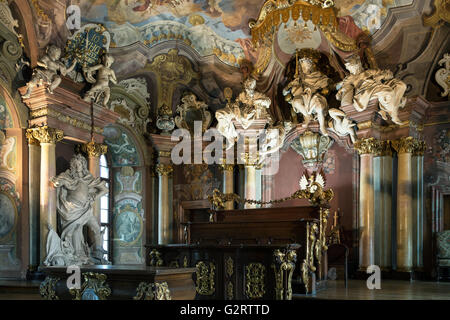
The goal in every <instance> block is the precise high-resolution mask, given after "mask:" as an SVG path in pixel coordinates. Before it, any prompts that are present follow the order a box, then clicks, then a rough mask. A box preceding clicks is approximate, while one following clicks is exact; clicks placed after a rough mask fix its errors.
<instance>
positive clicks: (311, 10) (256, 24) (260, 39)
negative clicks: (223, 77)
mask: <svg viewBox="0 0 450 320" xmlns="http://www.w3.org/2000/svg"><path fill="white" fill-rule="evenodd" d="M290 18H292V20H294V21H295V22H297V21H298V20H299V19H300V18H301V19H302V20H303V21H304V22H305V23H306V22H308V21H311V22H312V23H313V24H314V25H315V26H318V27H320V28H332V29H333V30H335V29H336V28H337V25H338V22H337V11H336V9H335V8H334V1H331V0H308V1H303V0H298V1H295V0H267V1H266V2H265V3H264V5H263V6H262V8H261V10H260V12H259V15H258V20H256V21H255V20H250V21H249V27H250V30H251V34H252V41H253V45H254V46H255V47H257V46H258V45H259V44H261V43H264V42H266V41H271V39H272V35H273V33H274V32H275V31H276V30H278V27H279V26H280V24H281V23H285V24H286V23H287V22H288V21H289V19H290Z"/></svg>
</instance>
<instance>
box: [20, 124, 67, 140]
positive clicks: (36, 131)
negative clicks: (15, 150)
mask: <svg viewBox="0 0 450 320" xmlns="http://www.w3.org/2000/svg"><path fill="white" fill-rule="evenodd" d="M27 135H28V136H29V139H31V138H33V139H35V140H37V141H39V142H40V143H51V144H55V143H57V142H59V141H61V140H62V139H63V138H64V132H63V131H62V130H60V129H54V128H49V127H48V126H42V127H38V128H31V129H27Z"/></svg>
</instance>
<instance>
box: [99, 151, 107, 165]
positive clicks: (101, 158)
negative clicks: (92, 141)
mask: <svg viewBox="0 0 450 320" xmlns="http://www.w3.org/2000/svg"><path fill="white" fill-rule="evenodd" d="M100 166H102V167H107V166H108V163H107V162H106V157H105V155H104V154H102V155H101V156H100Z"/></svg>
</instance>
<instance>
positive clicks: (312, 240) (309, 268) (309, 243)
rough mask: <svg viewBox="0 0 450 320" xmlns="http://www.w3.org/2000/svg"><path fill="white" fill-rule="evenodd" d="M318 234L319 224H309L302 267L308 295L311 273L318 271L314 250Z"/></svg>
mask: <svg viewBox="0 0 450 320" xmlns="http://www.w3.org/2000/svg"><path fill="white" fill-rule="evenodd" d="M317 232H318V227H317V223H311V222H307V225H306V255H305V259H303V263H302V266H301V272H302V280H303V284H304V286H305V292H306V293H311V273H312V272H315V271H316V267H315V265H314V248H315V245H316V238H317Z"/></svg>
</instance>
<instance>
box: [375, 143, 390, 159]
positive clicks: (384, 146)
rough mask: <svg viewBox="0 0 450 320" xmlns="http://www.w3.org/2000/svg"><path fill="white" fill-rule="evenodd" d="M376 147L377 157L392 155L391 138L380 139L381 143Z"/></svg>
mask: <svg viewBox="0 0 450 320" xmlns="http://www.w3.org/2000/svg"><path fill="white" fill-rule="evenodd" d="M375 149H376V150H375V156H377V157H386V156H388V157H392V152H393V150H392V143H391V140H385V141H379V145H378V147H377V148H375Z"/></svg>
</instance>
